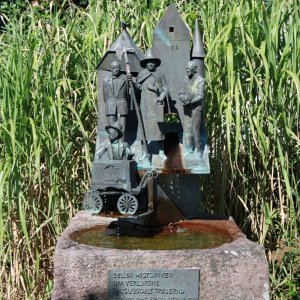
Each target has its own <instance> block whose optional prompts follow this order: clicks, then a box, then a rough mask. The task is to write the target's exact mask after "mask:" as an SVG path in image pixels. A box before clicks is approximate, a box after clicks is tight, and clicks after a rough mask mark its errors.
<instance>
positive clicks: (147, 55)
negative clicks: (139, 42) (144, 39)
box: [140, 49, 161, 68]
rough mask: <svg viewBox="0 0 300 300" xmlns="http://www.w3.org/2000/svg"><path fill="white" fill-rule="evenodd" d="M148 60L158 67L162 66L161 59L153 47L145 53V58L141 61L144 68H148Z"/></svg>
mask: <svg viewBox="0 0 300 300" xmlns="http://www.w3.org/2000/svg"><path fill="white" fill-rule="evenodd" d="M148 62H153V63H155V65H156V67H158V66H160V63H161V60H160V59H159V58H158V57H155V56H154V55H153V53H152V50H151V49H148V50H147V51H146V53H145V55H144V59H142V60H141V61H140V65H141V67H142V68H146V65H147V63H148Z"/></svg>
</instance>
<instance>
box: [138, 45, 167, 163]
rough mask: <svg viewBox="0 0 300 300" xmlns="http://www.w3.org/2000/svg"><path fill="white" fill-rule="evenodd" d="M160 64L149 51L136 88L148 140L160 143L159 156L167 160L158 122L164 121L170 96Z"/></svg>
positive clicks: (142, 61)
mask: <svg viewBox="0 0 300 300" xmlns="http://www.w3.org/2000/svg"><path fill="white" fill-rule="evenodd" d="M160 63H161V61H160V59H159V58H157V57H155V56H154V55H153V54H152V52H151V50H148V51H147V53H146V55H145V58H144V59H143V60H141V62H140V65H141V67H142V68H144V69H143V70H142V71H141V72H140V73H139V74H138V77H137V79H136V84H135V86H136V89H138V90H139V91H140V92H141V103H140V108H141V115H142V119H143V121H144V124H145V135H146V140H147V141H157V142H158V146H159V156H160V158H161V159H162V160H165V159H166V156H165V154H164V149H163V148H164V143H163V140H164V135H163V134H162V132H161V130H160V128H159V126H158V122H163V120H164V100H165V98H166V97H167V95H168V87H167V82H166V79H165V76H164V74H163V73H162V72H160V71H159V70H157V67H158V66H159V65H160ZM138 136H140V134H139V133H138Z"/></svg>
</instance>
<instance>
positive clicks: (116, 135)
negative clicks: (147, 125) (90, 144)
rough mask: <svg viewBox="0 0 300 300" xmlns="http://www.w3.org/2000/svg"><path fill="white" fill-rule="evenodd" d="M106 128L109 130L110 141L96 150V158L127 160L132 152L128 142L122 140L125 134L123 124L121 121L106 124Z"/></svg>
mask: <svg viewBox="0 0 300 300" xmlns="http://www.w3.org/2000/svg"><path fill="white" fill-rule="evenodd" d="M105 130H106V131H107V134H108V139H109V142H107V143H106V144H105V145H104V146H102V147H101V148H100V149H99V151H97V152H96V155H95V157H96V159H99V160H103V161H107V160H122V159H126V160H127V159H128V158H129V156H130V155H131V152H130V148H129V146H128V145H127V143H125V142H123V141H120V139H121V138H122V136H123V132H122V126H121V125H120V124H119V123H114V124H113V125H108V126H106V127H105Z"/></svg>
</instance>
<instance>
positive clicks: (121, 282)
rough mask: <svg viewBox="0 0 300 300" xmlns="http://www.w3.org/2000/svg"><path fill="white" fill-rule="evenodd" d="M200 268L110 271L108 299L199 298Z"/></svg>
mask: <svg viewBox="0 0 300 300" xmlns="http://www.w3.org/2000/svg"><path fill="white" fill-rule="evenodd" d="M199 283H200V270H199V269H174V270H168V269H148V270H131V269H121V270H120V269H117V270H109V272H108V295H109V300H199Z"/></svg>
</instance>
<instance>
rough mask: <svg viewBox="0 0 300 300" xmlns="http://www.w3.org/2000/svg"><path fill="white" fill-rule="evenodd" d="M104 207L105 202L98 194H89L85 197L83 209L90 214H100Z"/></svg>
mask: <svg viewBox="0 0 300 300" xmlns="http://www.w3.org/2000/svg"><path fill="white" fill-rule="evenodd" d="M102 207H103V201H102V198H101V197H100V195H99V194H98V192H88V193H86V194H85V195H84V199H83V209H84V210H85V211H86V212H88V213H90V214H98V213H99V212H100V211H101V209H102Z"/></svg>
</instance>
